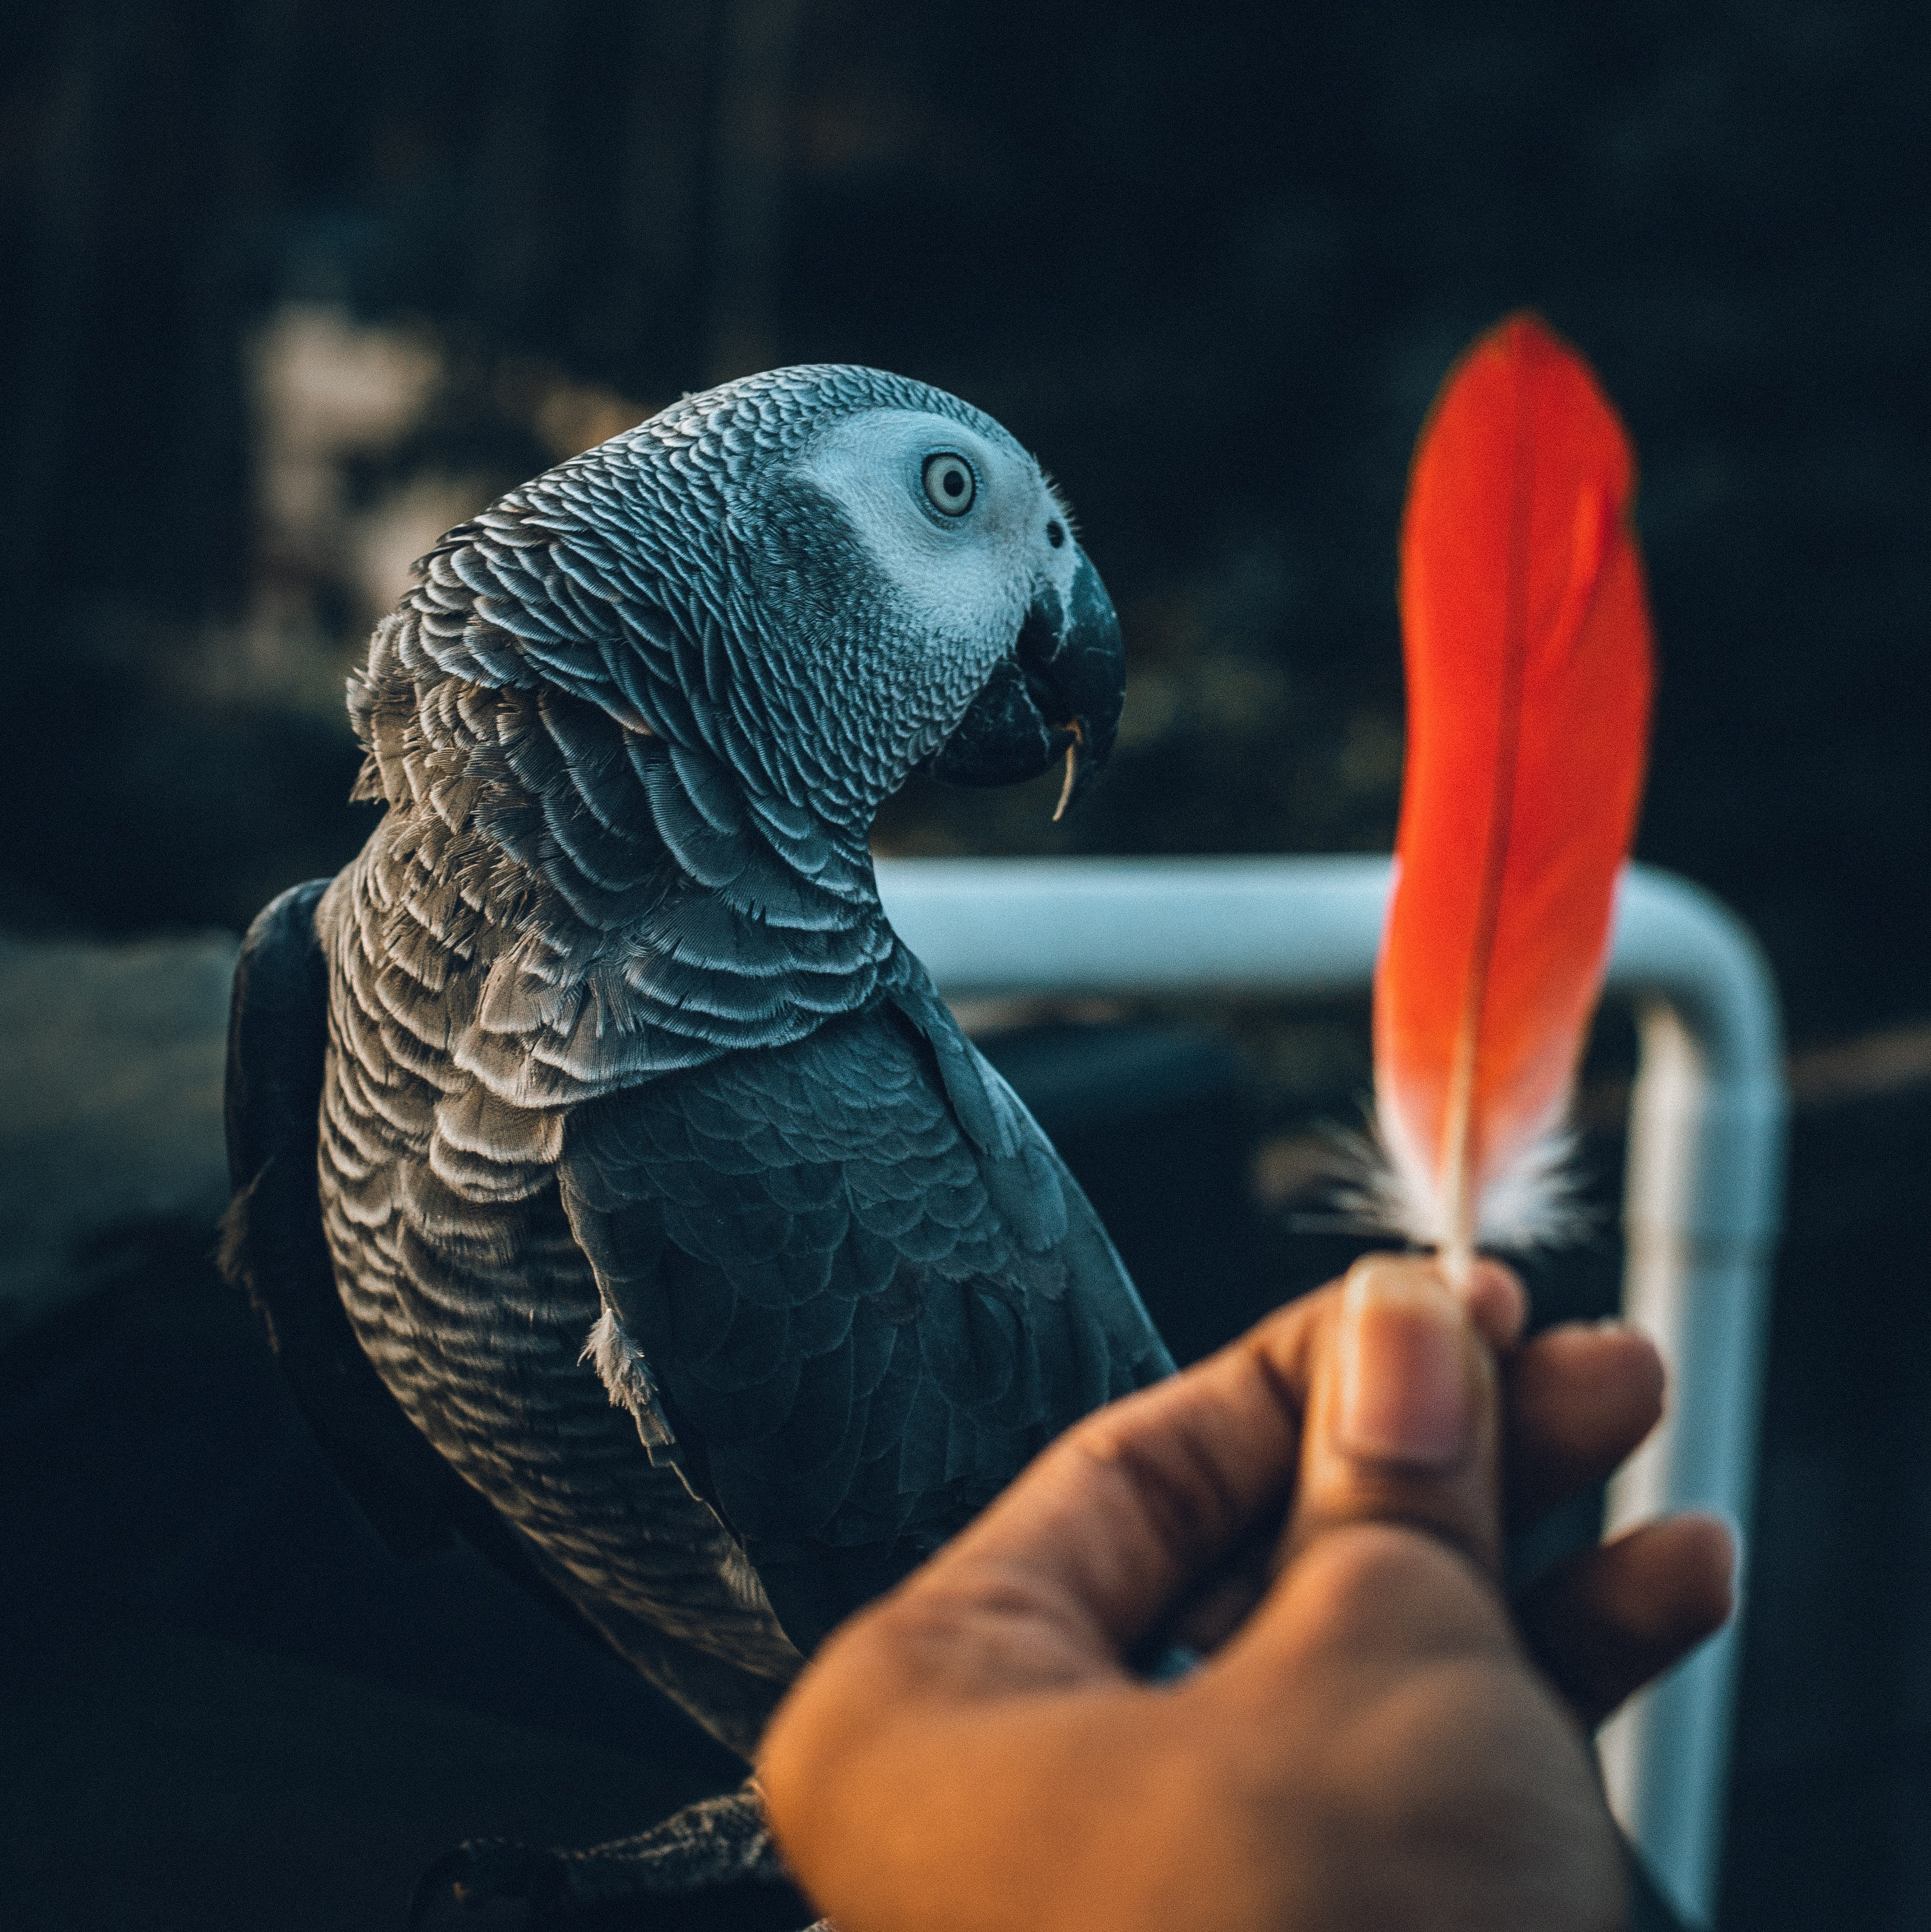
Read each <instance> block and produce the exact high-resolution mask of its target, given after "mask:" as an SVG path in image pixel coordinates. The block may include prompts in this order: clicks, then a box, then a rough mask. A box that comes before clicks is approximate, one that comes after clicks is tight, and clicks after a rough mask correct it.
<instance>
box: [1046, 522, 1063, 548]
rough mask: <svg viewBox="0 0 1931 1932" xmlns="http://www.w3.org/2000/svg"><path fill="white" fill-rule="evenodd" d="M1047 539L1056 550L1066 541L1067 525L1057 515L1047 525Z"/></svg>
mask: <svg viewBox="0 0 1931 1932" xmlns="http://www.w3.org/2000/svg"><path fill="white" fill-rule="evenodd" d="M1046 541H1047V542H1048V543H1050V544H1051V545H1052V546H1053V548H1054V549H1055V550H1057V549H1058V548H1059V546H1060V545H1061V544H1063V543H1064V542H1065V541H1066V526H1065V524H1063V523H1061V522H1060V520H1059V518H1058V517H1054V518H1053V520H1052V521H1051V522H1050V523H1048V524H1047V526H1046Z"/></svg>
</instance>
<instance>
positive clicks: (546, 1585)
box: [221, 879, 603, 1643]
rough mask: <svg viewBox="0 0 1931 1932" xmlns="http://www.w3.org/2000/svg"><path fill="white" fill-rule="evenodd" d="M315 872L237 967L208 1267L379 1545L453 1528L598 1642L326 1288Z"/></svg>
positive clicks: (266, 917)
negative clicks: (244, 1300) (419, 1417)
mask: <svg viewBox="0 0 1931 1932" xmlns="http://www.w3.org/2000/svg"><path fill="white" fill-rule="evenodd" d="M328 885H329V881H328V880H326V879H314V880H310V881H309V882H308V883H307V884H306V885H301V886H294V887H293V888H291V889H290V890H289V891H287V892H284V893H283V894H282V895H281V897H280V898H277V899H276V900H275V901H273V902H272V904H269V906H267V907H266V908H264V910H263V911H262V912H261V913H260V914H258V915H257V917H256V919H255V921H254V924H253V925H252V926H250V927H249V929H248V936H247V938H246V939H245V941H243V942H242V952H241V956H240V959H239V961H238V962H237V964H236V969H235V986H234V992H233V998H232V1001H231V1003H230V1009H229V1020H228V1064H227V1088H226V1094H225V1102H226V1115H227V1141H228V1168H229V1181H230V1186H231V1187H232V1188H233V1199H232V1200H231V1201H230V1205H229V1208H228V1211H227V1215H226V1216H225V1217H224V1220H223V1223H222V1241H221V1265H222V1270H223V1272H224V1274H225V1275H226V1276H227V1278H228V1280H230V1282H232V1283H234V1284H235V1285H236V1286H238V1287H240V1288H242V1289H245V1291H246V1292H247V1294H248V1299H249V1301H251V1303H252V1304H253V1305H254V1309H255V1312H256V1313H257V1315H258V1316H260V1319H261V1322H262V1325H263V1328H265V1329H266V1331H267V1334H268V1340H269V1346H270V1347H271V1349H272V1350H273V1351H274V1354H275V1360H276V1361H277V1363H278V1364H279V1366H280V1367H281V1370H282V1373H283V1374H284V1376H285V1377H286V1378H287V1382H288V1384H289V1386H290V1389H291V1391H293V1394H294V1397H295V1400H296V1406H298V1407H299V1409H301V1411H302V1415H303V1417H304V1418H305V1420H306V1421H307V1422H308V1426H309V1428H310V1430H311V1432H312V1433H313V1434H314V1437H315V1439H316V1442H317V1445H319V1446H320V1449H321V1451H322V1453H323V1457H324V1459H325V1460H326V1461H327V1462H328V1463H329V1466H330V1467H331V1469H333V1470H334V1472H335V1475H336V1476H337V1478H338V1479H339V1480H340V1481H341V1484H342V1486H343V1487H344V1488H345V1489H346V1490H347V1491H348V1493H349V1494H350V1496H351V1497H353V1499H354V1500H355V1502H356V1505H357V1506H358V1507H359V1508H360V1509H361V1511H362V1514H364V1515H365V1517H367V1518H368V1520H369V1522H370V1523H371V1525H372V1526H374V1529H375V1530H376V1532H377V1534H378V1535H380V1537H381V1538H382V1540H383V1542H384V1543H385V1544H386V1545H387V1546H388V1547H389V1549H391V1550H393V1551H394V1552H395V1553H396V1554H397V1555H398V1556H416V1555H419V1554H422V1553H426V1552H428V1551H429V1550H436V1549H440V1548H444V1547H447V1546H448V1545H449V1543H450V1542H451V1541H452V1539H453V1538H454V1536H455V1535H456V1534H457V1533H458V1532H460V1533H461V1535H462V1536H463V1537H464V1540H465V1541H467V1542H469V1543H470V1544H472V1545H473V1547H475V1548H476V1550H478V1551H479V1553H481V1554H482V1556H485V1557H486V1558H488V1559H489V1561H490V1562H491V1563H493V1564H494V1565H496V1567H497V1568H498V1569H499V1570H501V1571H503V1572H504V1573H505V1574H506V1575H508V1576H509V1577H510V1578H511V1579H512V1580H513V1581H514V1582H515V1583H517V1584H518V1586H520V1587H521V1588H522V1589H524V1590H526V1591H527V1592H530V1594H531V1595H533V1596H535V1597H536V1598H538V1599H539V1601H541V1602H542V1603H543V1604H545V1606H546V1607H548V1608H549V1609H551V1610H554V1612H556V1613H557V1614H558V1615H560V1616H563V1618H565V1619H566V1620H567V1621H568V1622H571V1623H572V1624H573V1625H576V1626H577V1627H578V1628H580V1629H581V1630H582V1631H584V1633H585V1634H587V1635H589V1636H590V1637H593V1639H594V1640H596V1641H598V1642H599V1643H601V1642H602V1641H603V1638H602V1635H601V1634H600V1633H599V1632H598V1631H596V1630H595V1629H594V1628H593V1626H592V1625H590V1623H589V1622H587V1619H584V1618H583V1617H582V1616H581V1614H580V1613H578V1610H576V1609H575V1607H574V1606H573V1605H572V1604H570V1602H569V1600H568V1599H567V1598H566V1597H564V1596H563V1594H562V1593H561V1592H559V1591H558V1590H557V1589H555V1588H554V1586H552V1585H551V1583H550V1582H549V1581H548V1580H547V1579H546V1578H545V1577H544V1576H543V1574H542V1572H541V1571H539V1569H538V1568H537V1567H536V1565H535V1564H533V1562H531V1560H530V1556H529V1555H528V1553H527V1551H526V1550H525V1549H524V1546H523V1544H521V1541H520V1540H519V1539H518V1538H517V1536H516V1535H515V1532H513V1531H512V1529H510V1528H509V1526H508V1525H507V1524H506V1523H505V1522H504V1521H503V1519H502V1517H500V1516H499V1515H498V1514H497V1512H496V1511H495V1510H494V1509H493V1508H491V1506H490V1505H489V1504H488V1502H487V1501H485V1499H484V1498H483V1497H482V1496H480V1495H479V1494H478V1493H477V1492H476V1490H473V1488H471V1487H470V1485H469V1484H467V1483H466V1482H464V1481H463V1480H462V1479H461V1477H459V1476H458V1475H457V1474H456V1472H455V1470H453V1469H451V1468H450V1466H449V1464H448V1463H446V1462H445V1461H444V1460H443V1458H442V1457H441V1456H440V1455H439V1454H437V1451H436V1450H435V1448H434V1446H433V1445H431V1442H429V1440H428V1438H427V1437H426V1436H424V1435H423V1434H422V1432H421V1431H420V1430H418V1429H417V1428H416V1426H415V1424H413V1423H412V1422H411V1421H410V1419H409V1418H408V1417H407V1415H405V1414H404V1412H403V1409H402V1406H401V1404H400V1403H398V1401H397V1400H396V1399H395V1397H394V1396H393V1395H392V1394H390V1393H389V1389H388V1388H387V1387H386V1385H384V1383H383V1380H382V1379H381V1377H380V1376H379V1375H377V1373H376V1371H375V1369H374V1365H373V1364H371V1362H370V1361H369V1358H368V1356H367V1355H365V1354H364V1353H363V1352H362V1346H361V1344H360V1343H359V1342H358V1341H357V1340H356V1336H355V1331H354V1330H353V1328H351V1327H350V1323H349V1318H348V1316H347V1313H346V1311H345V1310H344V1308H343V1307H342V1301H341V1296H340V1295H338V1293H337V1292H336V1287H335V1270H334V1268H333V1267H332V1265H331V1263H330V1261H329V1249H328V1244H327V1241H326V1238H325V1237H324V1235H323V1226H322V1205H321V1197H320V1189H319V1187H318V1184H317V1172H316V1135H317V1114H318V1113H319V1112H320V1106H321V1100H322V1085H323V1070H324V1064H325V1061H326V1054H327V1050H328V1039H329V965H328V960H327V958H326V955H325V953H323V948H322V945H321V943H320V940H319V939H318V938H317V934H316V931H315V908H316V907H317V904H318V903H319V901H320V899H321V897H322V895H323V892H324V891H326V889H327V887H328Z"/></svg>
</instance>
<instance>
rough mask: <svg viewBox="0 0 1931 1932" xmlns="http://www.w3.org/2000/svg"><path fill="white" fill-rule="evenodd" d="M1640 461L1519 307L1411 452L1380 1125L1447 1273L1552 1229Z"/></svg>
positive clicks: (1605, 869) (1635, 728) (1634, 784)
mask: <svg viewBox="0 0 1931 1932" xmlns="http://www.w3.org/2000/svg"><path fill="white" fill-rule="evenodd" d="M1634 487H1635V458H1634V456H1633V454H1632V451H1631V449H1630V446H1629V438H1628V437H1627V436H1626V434H1625V433H1624V431H1623V426H1622V425H1621V423H1620V422H1619V421H1618V420H1617V416H1616V413H1615V411H1614V410H1613V409H1612V408H1611V407H1610V405H1609V403H1608V401H1607V400H1606V398H1605V397H1604V396H1603V394H1602V391H1601V389H1599V387H1598V386H1597V385H1596V379H1595V377H1594V375H1593V373H1592V372H1591V371H1590V368H1589V367H1588V365H1587V364H1586V363H1585V362H1584V361H1583V360H1582V359H1581V357H1580V356H1578V355H1577V354H1576V353H1575V351H1574V350H1572V349H1571V348H1570V347H1569V346H1568V345H1567V344H1565V343H1563V342H1561V341H1559V340H1558V339H1557V338H1556V337H1555V336H1554V335H1552V334H1551V332H1549V330H1548V329H1547V328H1546V327H1545V326H1544V325H1543V323H1542V322H1540V321H1539V320H1538V319H1536V317H1533V316H1528V315H1518V316H1512V317H1509V319H1508V320H1506V321H1505V322H1503V323H1500V324H1499V325H1498V326H1497V327H1496V328H1494V329H1492V330H1491V331H1490V332H1489V333H1488V334H1487V335H1485V336H1483V337H1482V338H1480V340H1479V341H1477V342H1476V344H1475V345H1474V346H1473V348H1471V349H1470V350H1469V351H1468V352H1467V354H1466V355H1465V356H1464V357H1463V358H1462V359H1461V362H1459V363H1458V365H1456V367H1455V369H1454V370H1453V371H1452V372H1451V373H1450V374H1449V378H1448V380H1447V381H1446V383H1444V384H1443V387H1442V391H1441V393H1440V395H1439V396H1438V397H1437V398H1436V401H1435V404H1434V410H1433V411H1432V412H1431V415H1430V416H1429V419H1428V423H1427V425H1425V428H1423V430H1422V436H1421V440H1420V441H1419V443H1418V444H1417V445H1416V452H1415V462H1414V468H1413V472H1412V473H1411V474H1410V478H1409V485H1408V503H1407V512H1406V514H1405V516H1404V520H1403V523H1402V529H1401V628H1402V638H1403V653H1404V658H1405V660H1406V664H1407V681H1408V745H1407V767H1406V770H1405V772H1404V777H1403V784H1402V793H1401V829H1400V832H1399V834H1398V838H1397V840H1396V859H1397V872H1396V883H1395V895H1394V898H1393V901H1392V904H1391V905H1390V907H1389V915H1388V926H1387V930H1386V933H1385V935H1383V941H1382V947H1381V957H1380V963H1379V965H1378V966H1377V970H1376V974H1375V983H1374V1067H1375V1097H1376V1124H1377V1132H1378V1134H1379V1137H1380V1141H1381V1143H1382V1147H1383V1151H1384V1153H1385V1154H1386V1157H1387V1160H1388V1162H1389V1166H1390V1167H1391V1169H1392V1174H1391V1175H1389V1177H1388V1178H1387V1183H1386V1186H1387V1190H1388V1191H1389V1193H1392V1195H1393V1196H1394V1198H1395V1203H1396V1205H1397V1217H1396V1218H1397V1220H1398V1225H1399V1226H1401V1227H1402V1229H1404V1231H1405V1232H1407V1233H1408V1234H1409V1235H1410V1236H1411V1237H1413V1238H1415V1239H1416V1240H1419V1241H1428V1242H1431V1243H1433V1244H1437V1245H1438V1246H1439V1247H1440V1248H1441V1249H1442V1250H1443V1254H1444V1256H1445V1258H1446V1260H1447V1262H1448V1263H1449V1268H1450V1271H1451V1273H1452V1274H1461V1273H1462V1272H1464V1271H1465V1270H1466V1268H1467V1263H1468V1260H1469V1258H1470V1256H1471V1255H1472V1253H1473V1249H1474V1246H1475V1244H1476V1242H1477V1241H1499V1242H1500V1243H1501V1244H1503V1245H1504V1246H1514V1245H1519V1244H1530V1243H1533V1242H1534V1241H1536V1240H1538V1239H1545V1238H1549V1237H1550V1236H1551V1235H1553V1234H1554V1233H1555V1232H1557V1231H1558V1230H1559V1227H1560V1222H1561V1220H1562V1205H1563V1199H1564V1189H1563V1183H1562V1179H1561V1173H1560V1170H1561V1166H1562V1151H1563V1129H1564V1127H1565V1124H1566V1115H1567V1111H1568V1105H1569V1097H1570V1094H1571V1091H1572V1088H1573V1086H1574V1084H1575V1070H1576V1064H1577V1061H1578V1059H1579V1058H1580V1057H1581V1051H1582V1044H1583V1038H1584V1031H1585V1029H1586V1028H1587V1025H1588V1023H1589V1018H1590V1013H1591V1011H1592V1010H1593V1007H1594V1006H1595V1004H1596V995H1597V993H1598V992H1599V989H1600V987H1601V984H1602V972H1603V969H1604V968H1605V965H1606V964H1607V963H1608V941H1609V930H1610V918H1611V909H1612V901H1613V899H1614V891H1615V883H1616V876H1617V871H1619V869H1620V867H1621V865H1622V864H1623V859H1624V858H1625V856H1626V855H1627V853H1628V851H1629V841H1630V838H1631V836H1632V833H1633V832H1634V830H1635V818H1636V810H1637V806H1638V802H1639V800H1640V798H1641V793H1642V782H1643V767H1644V753H1645V748H1646V743H1647V734H1648V724H1649V709H1650V622H1649V613H1648V610H1647V605H1646V601H1645V598H1644V585H1643V567H1642V559H1641V555H1640V553H1639V552H1638V548H1637V544H1636V538H1635V532H1634V531H1633V530H1632V528H1631V526H1630V520H1629V519H1630V506H1631V503H1632V497H1633V493H1634Z"/></svg>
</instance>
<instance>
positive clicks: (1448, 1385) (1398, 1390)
mask: <svg viewBox="0 0 1931 1932" xmlns="http://www.w3.org/2000/svg"><path fill="white" fill-rule="evenodd" d="M1489 1277H1495V1279H1493V1280H1491V1279H1490V1278H1489ZM1498 1305H1506V1306H1507V1307H1512V1308H1514V1309H1516V1310H1519V1307H1520V1296H1519V1290H1518V1289H1515V1286H1514V1283H1513V1278H1512V1277H1509V1276H1508V1275H1507V1274H1506V1271H1504V1270H1503V1269H1500V1268H1496V1267H1495V1266H1494V1265H1493V1264H1483V1263H1478V1264H1477V1271H1476V1278H1475V1279H1474V1280H1473V1281H1472V1282H1471V1283H1470V1288H1469V1290H1468V1291H1467V1295H1465V1296H1458V1295H1455V1293H1454V1292H1452V1290H1451V1289H1449V1286H1448V1283H1447V1281H1446V1278H1445V1277H1443V1274H1442V1271H1441V1268H1440V1265H1439V1263H1437V1262H1435V1261H1434V1259H1432V1258H1431V1257H1428V1256H1403V1255H1386V1254H1377V1255H1367V1256H1363V1257H1362V1259H1360V1260H1359V1261H1358V1262H1356V1263H1355V1265H1354V1266H1353V1268H1350V1270H1349V1271H1348V1274H1347V1280H1346V1281H1345V1282H1344V1284H1343V1286H1342V1291H1341V1295H1340V1296H1339V1297H1338V1300H1337V1302H1336V1304H1335V1307H1334V1308H1333V1310H1332V1313H1330V1315H1329V1319H1328V1322H1327V1323H1326V1325H1325V1329H1324V1332H1323V1334H1321V1335H1320V1337H1319V1338H1318V1340H1317V1343H1316V1345H1315V1348H1314V1357H1313V1361H1312V1363H1311V1376H1310V1387H1309V1390H1308V1408H1307V1412H1306V1421H1305V1425H1304V1427H1303V1429H1302V1437H1301V1469H1300V1477H1299V1482H1298V1484H1296V1491H1295V1501H1294V1508H1293V1512H1292V1514H1291V1515H1290V1517H1289V1520H1288V1525H1287V1537H1286V1539H1285V1542H1284V1547H1283V1551H1282V1554H1283V1556H1284V1558H1285V1559H1286V1560H1287V1561H1288V1562H1292V1561H1293V1559H1294V1557H1295V1556H1297V1555H1298V1554H1299V1553H1301V1552H1302V1550H1305V1549H1306V1548H1307V1547H1308V1545H1309V1544H1311V1543H1312V1542H1314V1541H1315V1540H1316V1539H1317V1538H1320V1537H1321V1536H1323V1535H1326V1534H1327V1533H1328V1532H1330V1531H1332V1530H1334V1529H1338V1528H1341V1527H1342V1526H1346V1525H1350V1524H1356V1523H1398V1524H1402V1525H1405V1526H1409V1527H1411V1528H1413V1529H1421V1530H1424V1531H1426V1532H1428V1533H1429V1534H1431V1535H1434V1536H1435V1537H1437V1538H1440V1539H1441V1540H1442V1541H1445V1542H1446V1543H1448V1544H1450V1545H1452V1547H1454V1548H1455V1549H1457V1550H1460V1551H1461V1553H1463V1554H1464V1556H1467V1557H1468V1558H1469V1559H1470V1560H1471V1561H1472V1562H1473V1563H1474V1564H1475V1565H1476V1567H1477V1568H1479V1569H1480V1570H1481V1571H1482V1572H1483V1574H1485V1575H1487V1576H1488V1577H1495V1576H1496V1575H1497V1574H1499V1571H1500V1562H1501V1548H1502V1511H1501V1482H1500V1456H1501V1433H1502V1431H1501V1421H1500V1377H1499V1376H1498V1374H1497V1369H1496V1363H1495V1356H1494V1351H1493V1349H1491V1346H1490V1343H1489V1340H1488V1339H1487V1337H1485V1334H1484V1333H1483V1332H1482V1331H1483V1329H1484V1328H1488V1329H1494V1328H1496V1327H1497V1325H1498V1322H1497V1316H1496V1315H1495V1314H1494V1310H1495V1309H1496V1308H1497V1306H1498ZM1517 1319H1519V1316H1518V1317H1517ZM1501 1322H1502V1324H1503V1325H1512V1324H1509V1322H1508V1318H1507V1317H1506V1316H1503V1317H1502V1318H1501ZM1478 1323H1479V1324H1480V1325H1479V1326H1478ZM1497 1339H1500V1340H1511V1339H1512V1336H1503V1337H1498V1338H1497Z"/></svg>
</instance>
